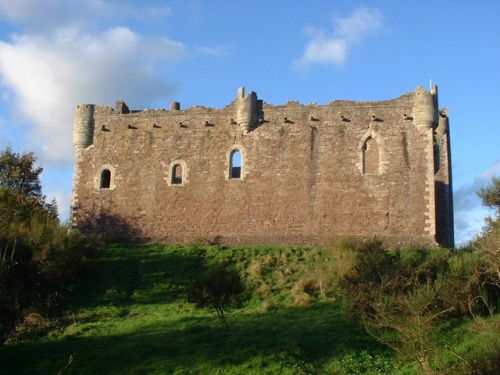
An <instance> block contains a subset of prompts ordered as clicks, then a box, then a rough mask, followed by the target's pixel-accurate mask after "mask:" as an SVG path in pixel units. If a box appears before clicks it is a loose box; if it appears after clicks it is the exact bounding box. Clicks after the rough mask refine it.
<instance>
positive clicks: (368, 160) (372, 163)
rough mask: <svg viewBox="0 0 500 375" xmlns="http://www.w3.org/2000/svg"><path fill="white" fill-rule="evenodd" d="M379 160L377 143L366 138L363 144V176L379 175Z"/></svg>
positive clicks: (370, 138)
mask: <svg viewBox="0 0 500 375" xmlns="http://www.w3.org/2000/svg"><path fill="white" fill-rule="evenodd" d="M379 158H380V156H379V150H378V144H377V141H376V140H375V139H373V138H372V137H368V138H367V139H366V141H365V143H364V144H363V174H379V172H380V170H379V164H380V163H379V162H380V160H379Z"/></svg>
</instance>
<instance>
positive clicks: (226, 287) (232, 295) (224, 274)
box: [187, 263, 245, 329]
mask: <svg viewBox="0 0 500 375" xmlns="http://www.w3.org/2000/svg"><path fill="white" fill-rule="evenodd" d="M244 292H245V285H244V283H243V281H242V280H241V277H240V274H239V273H238V271H237V270H236V269H234V268H231V267H229V266H228V265H227V264H224V263H221V264H217V265H215V266H212V267H210V268H208V269H207V270H206V271H205V272H204V273H202V274H201V275H200V276H199V277H198V278H196V279H195V280H194V281H193V282H192V283H191V284H190V285H189V286H188V289H187V299H188V302H191V303H194V304H195V305H196V306H197V307H208V308H210V309H213V310H215V312H216V313H217V316H218V317H219V319H220V321H221V324H222V326H223V327H224V328H225V329H228V328H229V326H228V324H227V320H226V316H225V312H226V311H227V309H228V308H230V307H236V306H238V305H239V303H240V302H241V298H242V295H243V293H244Z"/></svg>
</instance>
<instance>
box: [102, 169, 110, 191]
mask: <svg viewBox="0 0 500 375" xmlns="http://www.w3.org/2000/svg"><path fill="white" fill-rule="evenodd" d="M110 186H111V171H110V170H109V169H104V170H103V171H102V172H101V189H109V188H110Z"/></svg>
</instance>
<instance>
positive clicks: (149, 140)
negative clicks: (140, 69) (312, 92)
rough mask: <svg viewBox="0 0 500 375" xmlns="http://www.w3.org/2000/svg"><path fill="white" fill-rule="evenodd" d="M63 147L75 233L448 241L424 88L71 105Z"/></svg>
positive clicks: (268, 240)
mask: <svg viewBox="0 0 500 375" xmlns="http://www.w3.org/2000/svg"><path fill="white" fill-rule="evenodd" d="M440 119H442V120H440ZM74 145H75V148H76V161H75V177H74V187H73V199H72V223H73V226H75V227H76V228H79V229H81V230H82V231H88V230H98V231H100V232H102V233H105V234H108V235H109V234H114V235H119V236H121V237H125V238H131V239H137V240H141V241H158V242H165V243H185V242H195V241H199V240H200V239H203V240H206V241H213V242H220V243H224V244H248V245H255V244H267V245H324V244H328V243H329V242H331V241H333V240H335V239H336V238H337V237H339V236H342V235H357V236H380V237H384V238H386V239H388V240H389V241H391V242H393V243H402V242H413V243H421V244H425V245H434V244H436V243H437V242H438V243H440V244H441V245H445V246H452V245H453V219H452V213H453V204H452V197H451V172H450V171H451V163H450V154H449V131H448V123H447V116H446V114H445V113H444V112H443V111H439V109H438V108H437V90H436V91H435V92H431V93H428V92H426V91H425V90H423V89H422V88H417V89H416V90H415V92H413V93H409V94H404V95H402V96H401V97H399V98H397V99H394V100H388V101H380V102H351V101H332V102H330V103H329V104H327V105H315V104H310V105H301V104H298V103H297V102H288V103H286V104H285V105H282V106H275V105H271V104H267V103H265V102H263V101H261V100H258V99H257V95H256V94H255V93H250V94H249V95H248V96H246V97H245V95H244V90H243V89H240V90H239V91H238V95H237V98H236V100H235V101H234V102H233V103H231V104H230V105H228V106H227V107H224V108H222V109H212V108H205V107H192V108H189V109H186V110H181V109H180V106H179V104H178V103H173V104H172V107H171V108H170V110H144V111H130V110H129V109H128V107H127V106H126V105H125V103H123V102H117V106H116V108H115V109H112V108H110V107H106V106H95V105H90V104H88V105H80V106H78V108H77V112H76V119H75V133H74ZM235 151H238V152H239V153H240V155H241V166H239V165H237V166H236V165H232V162H234V163H237V161H236V160H235V159H234V158H233V153H234V152H235ZM233 167H234V168H233Z"/></svg>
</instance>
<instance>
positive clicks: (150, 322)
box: [0, 244, 471, 375]
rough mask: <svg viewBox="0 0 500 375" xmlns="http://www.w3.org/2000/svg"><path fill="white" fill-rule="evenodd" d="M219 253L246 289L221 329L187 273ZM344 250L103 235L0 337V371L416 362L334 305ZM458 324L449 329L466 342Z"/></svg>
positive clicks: (253, 369)
mask: <svg viewBox="0 0 500 375" xmlns="http://www.w3.org/2000/svg"><path fill="white" fill-rule="evenodd" d="M345 257H349V254H345ZM220 261H226V262H230V263H232V264H234V266H235V267H237V268H238V269H239V270H240V272H241V274H242V275H243V277H244V279H245V282H246V284H247V285H248V291H249V292H248V295H247V299H246V301H245V303H244V305H243V306H242V307H241V308H238V309H234V310H232V311H230V312H229V313H228V323H229V326H230V329H229V330H225V329H223V328H222V327H221V324H220V321H219V320H218V319H217V317H216V315H215V314H214V313H213V312H211V311H209V310H207V309H197V308H195V307H194V306H193V305H192V304H189V303H187V302H186V286H187V285H188V283H189V281H190V280H191V279H193V278H194V277H196V276H197V275H199V274H200V273H201V272H202V271H203V270H204V269H205V268H206V267H207V265H210V264H212V263H217V262H220ZM339 262H340V263H339ZM341 262H342V258H340V259H339V258H338V257H337V258H336V259H335V262H334V261H333V258H332V256H331V254H330V253H329V252H328V250H325V249H307V248H266V247H252V248H245V247H231V248H224V247H220V246H163V245H158V244H151V245H146V246H136V245H108V246H107V247H106V248H105V249H104V251H103V254H102V255H101V256H100V257H98V258H97V259H95V260H92V261H90V262H89V263H88V264H87V267H88V272H87V274H88V276H87V279H86V280H85V281H84V282H82V283H81V284H80V285H79V286H78V287H77V288H76V289H75V290H74V291H73V294H72V296H71V299H70V300H68V301H67V307H66V309H65V311H64V313H63V314H62V315H61V316H59V317H57V320H44V319H42V318H40V317H39V316H37V315H35V314H34V315H33V316H32V317H31V318H32V322H31V323H32V324H31V325H30V328H29V329H26V331H25V332H24V331H22V330H21V331H20V332H19V334H18V336H17V338H16V339H15V340H10V341H9V342H7V343H6V344H5V345H4V346H2V347H0V374H5V375H10V374H12V375H14V374H16V375H17V374H31V375H36V374H40V375H41V374H51V375H53V374H59V373H62V374H79V375H85V374H89V375H90V374H92V375H97V374H107V375H110V374H414V373H416V370H415V366H414V364H411V363H410V364H408V363H404V362H402V361H401V360H400V359H399V358H398V357H396V355H395V352H393V351H391V350H389V348H388V347H387V346H385V345H382V344H381V343H379V342H378V341H376V340H375V339H374V338H373V337H372V336H370V335H369V334H367V333H366V331H365V329H364V327H362V326H360V325H359V324H358V323H357V322H356V320H354V319H351V318H350V317H348V316H345V314H342V313H341V311H344V310H342V309H341V306H340V305H339V301H337V300H336V299H335V297H334V294H333V293H331V292H332V290H334V289H335V283H336V281H338V274H339V272H341V269H342V267H341V266H342V265H341ZM33 326H36V327H37V329H36V330H34V329H33ZM463 326H464V325H463V324H458V325H450V329H449V330H448V331H447V332H448V333H447V334H448V335H449V338H450V340H454V339H455V340H461V341H462V342H463V344H462V346H463V347H467V345H471V344H470V343H469V341H467V340H469V339H468V338H467V337H466V336H464V333H463V332H465V331H464V329H463ZM456 327H459V328H456ZM457 337H458V338H457Z"/></svg>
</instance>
